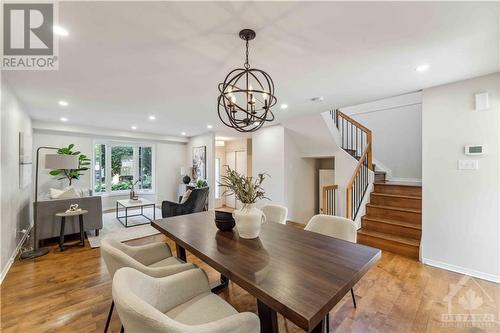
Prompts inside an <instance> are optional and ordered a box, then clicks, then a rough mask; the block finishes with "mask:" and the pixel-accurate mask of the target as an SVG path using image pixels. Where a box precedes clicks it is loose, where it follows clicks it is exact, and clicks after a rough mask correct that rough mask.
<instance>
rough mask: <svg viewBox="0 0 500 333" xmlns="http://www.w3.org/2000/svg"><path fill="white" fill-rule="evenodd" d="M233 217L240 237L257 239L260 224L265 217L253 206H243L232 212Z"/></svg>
mask: <svg viewBox="0 0 500 333" xmlns="http://www.w3.org/2000/svg"><path fill="white" fill-rule="evenodd" d="M233 217H234V220H235V221H236V229H238V233H239V234H240V237H241V238H245V239H253V238H257V237H259V234H260V227H261V224H262V223H263V222H265V221H266V216H265V215H264V213H263V212H262V211H261V210H260V209H258V208H255V204H245V205H244V206H243V207H242V208H241V209H237V210H235V211H234V212H233Z"/></svg>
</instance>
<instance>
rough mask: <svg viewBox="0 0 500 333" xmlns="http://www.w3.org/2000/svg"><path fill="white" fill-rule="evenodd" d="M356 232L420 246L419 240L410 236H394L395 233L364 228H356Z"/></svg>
mask: <svg viewBox="0 0 500 333" xmlns="http://www.w3.org/2000/svg"><path fill="white" fill-rule="evenodd" d="M358 234H361V235H365V236H369V237H375V238H382V239H386V240H389V241H393V242H397V243H402V244H405V245H409V246H414V247H419V246H420V241H419V240H416V239H411V238H407V237H400V236H395V235H390V234H384V233H381V232H377V231H372V230H365V229H363V228H361V229H359V230H358Z"/></svg>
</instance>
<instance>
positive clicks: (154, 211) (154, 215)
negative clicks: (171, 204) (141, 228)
mask: <svg viewBox="0 0 500 333" xmlns="http://www.w3.org/2000/svg"><path fill="white" fill-rule="evenodd" d="M154 220H156V205H153V221H154Z"/></svg>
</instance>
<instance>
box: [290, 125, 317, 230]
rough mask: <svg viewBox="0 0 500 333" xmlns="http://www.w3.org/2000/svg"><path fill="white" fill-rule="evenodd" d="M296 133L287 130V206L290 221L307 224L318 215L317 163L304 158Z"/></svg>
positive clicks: (314, 160) (311, 159)
mask: <svg viewBox="0 0 500 333" xmlns="http://www.w3.org/2000/svg"><path fill="white" fill-rule="evenodd" d="M294 135H295V132H293V131H290V130H289V129H285V165H284V166H285V183H284V186H285V206H286V207H287V208H288V220H290V221H293V222H298V223H302V224H306V223H307V222H308V221H309V220H310V219H311V217H313V216H314V215H315V214H316V207H317V205H318V203H317V200H318V192H317V188H318V184H317V182H318V179H317V177H316V176H317V175H316V172H317V171H316V170H317V163H316V159H314V158H304V157H302V156H303V152H302V151H301V150H300V149H299V147H298V144H297V141H296V140H297V139H299V140H301V139H300V138H296V137H294Z"/></svg>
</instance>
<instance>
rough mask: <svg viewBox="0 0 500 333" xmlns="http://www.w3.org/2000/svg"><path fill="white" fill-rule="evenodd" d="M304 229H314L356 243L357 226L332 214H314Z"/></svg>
mask: <svg viewBox="0 0 500 333" xmlns="http://www.w3.org/2000/svg"><path fill="white" fill-rule="evenodd" d="M304 230H309V231H314V232H317V233H319V234H323V235H326V236H330V237H335V238H340V239H343V240H346V241H349V242H352V243H356V237H357V234H358V228H357V227H356V223H354V222H353V221H352V220H349V219H346V218H343V217H340V216H332V215H323V214H319V215H315V216H313V217H312V218H311V219H310V220H309V222H308V223H307V225H306V227H305V228H304Z"/></svg>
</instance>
